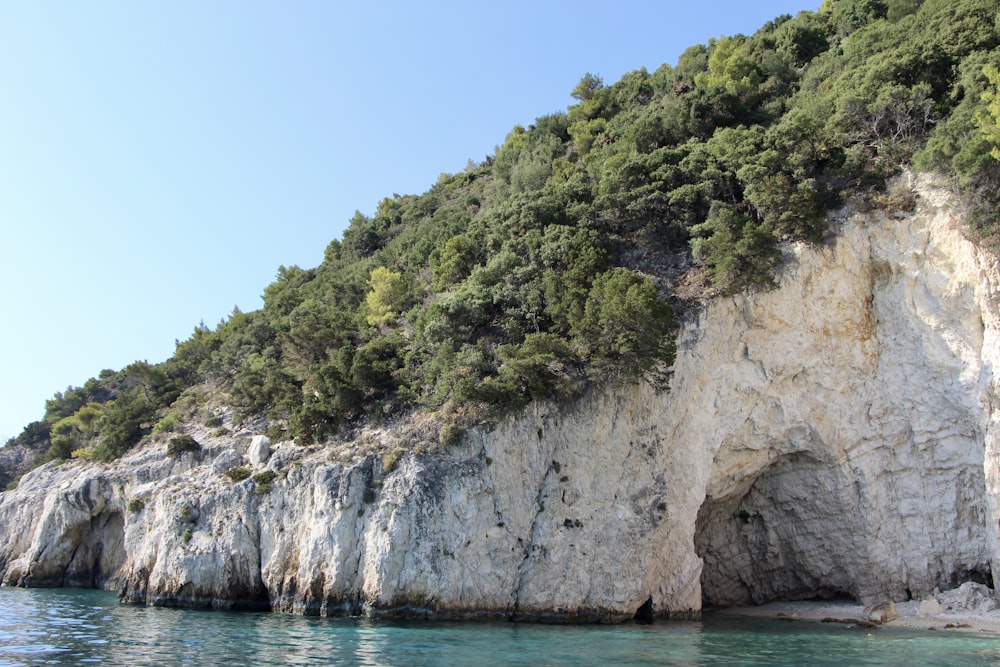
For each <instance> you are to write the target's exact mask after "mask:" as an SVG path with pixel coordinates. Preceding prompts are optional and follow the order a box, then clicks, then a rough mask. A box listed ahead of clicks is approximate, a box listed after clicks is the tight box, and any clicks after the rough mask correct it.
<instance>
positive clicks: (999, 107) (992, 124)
mask: <svg viewBox="0 0 1000 667" xmlns="http://www.w3.org/2000/svg"><path fill="white" fill-rule="evenodd" d="M983 76H985V77H986V79H987V80H988V81H989V85H990V87H989V88H987V89H986V90H984V91H983V102H985V103H986V109H985V110H984V111H980V112H979V113H978V114H977V115H976V124H977V125H978V126H979V129H980V131H981V132H982V133H983V136H984V137H985V138H986V140H987V141H989V142H990V144H991V145H992V148H991V149H990V155H992V156H993V157H994V158H995V159H997V160H1000V70H998V69H997V68H996V66H994V65H986V66H984V67H983Z"/></svg>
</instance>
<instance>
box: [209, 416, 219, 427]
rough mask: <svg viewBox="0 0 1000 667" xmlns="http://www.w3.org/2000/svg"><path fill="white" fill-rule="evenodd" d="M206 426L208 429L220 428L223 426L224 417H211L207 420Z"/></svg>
mask: <svg viewBox="0 0 1000 667" xmlns="http://www.w3.org/2000/svg"><path fill="white" fill-rule="evenodd" d="M205 426H206V427H207V428H218V427H220V426H222V417H209V418H208V419H206V420H205Z"/></svg>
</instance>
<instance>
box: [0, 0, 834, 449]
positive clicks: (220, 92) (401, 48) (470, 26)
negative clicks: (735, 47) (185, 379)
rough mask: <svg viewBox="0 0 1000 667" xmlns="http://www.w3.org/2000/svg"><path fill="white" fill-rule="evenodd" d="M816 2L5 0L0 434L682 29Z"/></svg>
mask: <svg viewBox="0 0 1000 667" xmlns="http://www.w3.org/2000/svg"><path fill="white" fill-rule="evenodd" d="M818 6H819V0H769V1H767V2H763V1H762V2H746V1H745V0H743V1H730V0H702V1H701V2H698V3H673V2H662V1H658V2H653V1H649V2H640V1H629V0H623V1H621V2H617V3H613V4H612V3H608V2H591V1H589V0H585V1H580V0H576V1H573V2H569V1H566V2H563V1H553V2H544V1H542V2H539V1H535V2H523V1H520V0H515V1H505V2H469V1H468V0H464V1H462V2H452V1H448V2H430V3H417V2H378V1H371V2H364V3H346V2H336V1H333V0H329V1H324V2H319V1H315V2H313V1H307V0H293V1H291V2H259V1H255V0H239V1H236V0H213V1H212V2H203V1H202V0H197V1H196V0H171V1H170V2H166V1H162V2H126V1H125V0H120V1H117V2H107V1H104V2H102V1H100V0H91V1H88V2H54V1H50V0H31V2H20V1H18V0H0V255H2V257H0V285H2V292H0V294H2V298H0V436H5V438H4V439H6V436H13V435H16V434H17V433H19V432H20V430H21V428H22V427H23V426H24V425H25V424H27V423H28V422H29V421H32V420H35V419H39V418H41V416H42V414H43V412H44V403H45V400H46V399H47V398H50V397H51V396H52V395H53V394H54V393H55V392H56V391H61V390H64V389H65V388H66V387H67V386H78V385H81V384H83V382H85V381H86V380H87V378H89V377H92V376H95V375H97V374H98V373H99V372H100V370H101V369H103V368H112V369H119V368H122V367H123V366H125V365H127V364H129V363H131V362H132V361H135V360H139V359H145V360H148V361H149V362H151V363H155V362H159V361H163V360H164V359H166V358H167V357H169V356H170V354H171V353H172V352H173V348H174V343H175V341H176V340H178V339H180V340H183V339H185V338H187V337H188V336H189V335H190V333H191V331H192V329H193V328H194V327H195V326H196V325H197V324H198V323H199V322H201V321H204V322H205V323H206V324H208V325H209V326H215V325H216V324H218V322H219V321H220V320H222V319H223V318H224V317H226V316H227V315H228V314H229V313H230V312H231V311H232V310H233V308H234V306H238V307H239V308H240V309H242V310H254V309H256V308H258V307H260V305H261V301H260V294H261V293H262V292H263V289H264V287H265V286H266V285H267V284H268V283H270V282H271V281H272V280H273V279H274V277H275V274H276V272H277V269H278V267H279V266H281V265H285V266H291V265H298V266H301V267H312V266H316V265H317V264H319V262H320V261H321V259H322V256H323V249H324V248H325V247H326V245H327V244H328V243H329V242H330V240H332V239H334V238H339V237H340V236H341V234H342V233H343V230H344V227H345V226H346V224H347V221H348V220H349V219H350V218H351V216H352V215H353V213H354V211H355V210H360V211H361V212H362V213H366V214H370V213H372V212H373V211H374V209H375V205H376V204H377V202H378V201H379V199H381V198H382V197H385V196H389V195H392V194H393V193H399V194H410V193H414V194H419V193H422V192H424V191H426V190H427V189H428V188H429V187H430V186H431V185H432V184H433V183H434V182H435V181H436V180H437V177H438V175H439V174H440V173H441V172H457V171H461V170H462V169H463V168H464V167H465V165H466V162H467V161H468V160H469V159H470V158H471V159H473V160H476V161H481V160H482V159H483V158H484V157H485V156H486V155H488V154H492V153H493V152H494V149H495V147H496V146H497V145H498V144H501V143H503V139H504V136H505V135H506V134H507V132H508V131H509V130H510V129H511V128H512V127H513V126H514V125H515V124H523V125H527V124H529V123H531V122H533V121H534V119H535V118H537V117H538V116H542V115H545V114H548V113H551V112H554V111H560V110H564V109H565V108H566V106H567V105H568V104H570V103H571V102H572V101H573V100H571V99H570V97H569V91H570V90H572V89H573V87H574V86H575V85H576V83H577V81H579V79H580V77H581V76H583V74H585V73H586V72H593V73H595V74H599V75H601V76H602V77H603V78H604V80H605V82H607V83H613V82H614V81H617V80H618V79H619V78H620V77H621V75H622V74H624V73H626V72H628V71H630V70H633V69H638V68H640V67H646V68H647V69H648V70H649V71H653V70H655V69H656V68H657V67H659V66H660V65H661V64H663V63H665V62H666V63H671V64H673V63H676V61H677V57H678V56H679V55H680V53H681V52H682V51H683V50H684V49H685V48H687V47H688V46H690V45H692V44H697V43H705V42H707V40H708V39H709V38H711V37H719V36H722V35H732V34H735V33H745V34H750V33H752V32H754V31H755V30H756V29H757V28H758V27H760V26H761V25H762V24H763V23H764V22H766V21H767V20H770V19H772V18H774V17H776V16H778V15H780V14H783V13H789V14H796V13H798V12H799V11H802V10H815V9H817V8H818Z"/></svg>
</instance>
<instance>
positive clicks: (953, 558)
mask: <svg viewBox="0 0 1000 667" xmlns="http://www.w3.org/2000/svg"><path fill="white" fill-rule="evenodd" d="M920 193H921V196H920V197H919V199H918V209H917V211H916V212H914V213H912V214H885V213H864V214H862V213H850V212H848V211H843V212H841V213H840V214H839V215H838V216H837V217H836V219H835V220H834V221H833V226H834V228H835V232H836V233H835V234H832V235H831V238H830V239H829V240H828V242H826V243H825V244H823V245H821V246H806V245H795V246H791V247H789V248H787V250H786V261H785V264H784V269H783V270H782V274H781V275H780V287H779V288H777V289H774V290H770V291H767V292H762V293H757V294H751V295H738V296H734V297H725V298H717V299H713V300H711V301H708V302H706V303H705V304H704V305H703V307H701V308H700V309H699V310H698V311H697V312H696V313H694V314H693V315H691V316H690V317H689V320H688V321H687V322H686V323H685V325H684V327H683V329H682V331H681V332H680V335H679V338H678V355H677V361H676V363H675V366H674V369H673V378H672V383H671V389H670V391H669V392H666V393H657V392H656V391H655V390H654V389H653V388H651V387H649V386H645V385H634V386H627V387H621V388H605V389H603V390H600V391H594V392H592V393H590V394H588V395H587V396H585V397H583V398H582V399H580V400H578V401H576V402H575V403H574V404H572V405H551V404H540V403H539V404H533V405H532V406H530V407H529V408H528V409H527V410H526V411H524V412H523V413H522V414H519V415H517V416H516V417H511V418H509V419H506V420H504V421H502V422H500V423H498V424H496V425H494V426H492V427H483V428H480V429H476V430H473V431H470V432H469V433H468V434H467V436H466V437H465V438H464V439H463V440H462V441H461V442H460V443H459V444H457V445H453V446H448V447H420V446H418V445H420V444H421V443H414V442H410V443H404V444H406V445H408V446H409V448H410V451H409V452H408V453H406V454H404V455H403V456H402V457H401V458H399V459H398V460H396V457H394V456H393V457H390V456H385V457H383V456H381V455H379V454H372V455H369V456H366V457H364V458H361V459H359V460H350V459H346V458H343V457H340V456H335V455H334V454H333V451H334V449H333V448H332V447H331V448H318V447H317V448H309V449H305V448H297V447H295V446H293V445H291V444H290V443H269V442H265V441H264V440H263V439H262V438H259V437H258V438H256V439H254V440H252V441H251V439H250V437H249V435H250V434H247V435H246V436H239V435H237V436H235V437H233V436H227V437H225V438H214V437H211V436H209V434H208V433H207V431H204V432H201V431H198V429H197V428H195V427H192V429H191V431H192V433H193V434H194V435H195V436H196V437H198V439H199V440H201V441H202V442H203V443H204V444H206V446H207V449H206V451H204V452H202V453H200V454H199V455H195V454H191V453H188V454H184V455H183V456H181V457H180V458H179V459H176V460H175V459H171V458H168V457H167V456H166V454H165V452H164V448H163V446H162V445H161V446H159V447H157V446H150V447H147V448H146V449H144V450H142V451H140V452H137V453H135V454H133V455H132V456H130V457H128V458H125V459H123V460H121V461H119V462H116V463H115V464H113V465H108V466H99V465H93V464H85V463H81V462H71V463H65V464H63V465H61V466H56V465H54V464H49V465H47V466H44V467H42V468H39V469H38V470H36V471H34V472H32V473H30V474H29V475H27V476H25V477H24V478H23V479H22V481H21V482H20V484H19V486H18V488H17V489H16V490H14V491H9V492H6V493H4V494H2V495H0V533H2V538H3V539H0V577H2V580H3V582H4V583H6V584H19V585H95V586H105V587H109V588H117V589H119V590H121V591H122V597H123V599H124V600H126V601H129V602H139V603H147V604H165V605H189V606H206V607H223V608H233V607H241V608H266V607H269V608H272V609H275V610H279V611H289V612H297V613H308V614H343V613H352V614H353V613H371V614H382V615H391V614H404V615H424V614H435V615H439V616H450V617H478V616H484V615H485V616H499V617H513V618H526V619H572V620H621V619H624V618H631V617H632V616H633V615H637V614H638V615H640V616H689V615H693V614H697V613H698V612H699V611H700V610H701V608H702V606H703V604H707V605H713V606H727V605H735V604H745V603H759V602H765V601H768V600H773V599H798V598H809V597H815V596H833V595H847V596H851V597H853V598H855V599H857V600H859V601H861V602H863V603H864V604H866V605H871V606H872V608H875V606H876V605H885V607H886V608H889V607H888V605H887V603H889V602H892V601H897V602H899V601H904V600H907V599H911V598H913V599H922V598H928V597H930V596H931V595H932V594H934V593H935V592H937V591H939V590H942V589H946V588H951V587H953V586H955V585H957V584H960V583H962V582H965V581H977V582H986V583H990V582H991V581H992V571H993V567H994V562H995V561H996V558H997V519H998V518H1000V517H998V513H1000V506H998V502H1000V493H998V488H997V485H998V478H1000V469H998V467H997V466H998V465H1000V463H998V461H1000V456H998V452H997V449H998V446H1000V445H998V443H997V437H996V433H997V419H998V416H997V410H996V409H995V405H996V400H997V399H996V397H997V395H998V394H997V391H996V378H995V376H994V368H995V367H996V364H997V362H998V361H1000V359H998V357H1000V345H998V339H997V336H998V332H1000V318H998V315H997V303H998V299H997V285H998V280H1000V272H998V270H997V266H996V264H995V260H994V259H993V258H992V256H991V255H987V254H984V253H981V252H980V251H978V250H977V249H976V247H975V246H974V245H973V244H971V243H969V242H968V241H967V240H965V239H964V238H963V236H962V234H961V233H960V230H959V229H958V224H957V221H956V220H957V216H956V215H955V214H954V212H953V211H951V209H950V208H949V206H950V200H949V198H948V197H947V196H946V194H945V193H943V192H942V191H939V190H936V189H934V188H933V187H932V186H931V185H930V184H927V183H924V184H923V185H922V187H921V189H920ZM364 437H365V438H366V441H367V442H368V444H369V446H370V447H371V448H372V449H373V450H378V449H380V448H381V449H383V450H384V451H385V452H386V453H388V452H390V451H392V450H393V449H395V448H396V447H398V446H399V445H400V442H399V441H398V440H399V434H398V433H395V434H394V433H393V432H391V431H371V432H369V433H367V434H365V436H364ZM372 443H374V444H372ZM240 465H247V466H250V467H251V468H252V469H253V471H254V472H256V473H263V472H266V471H273V472H272V474H271V475H259V476H257V477H251V478H248V479H245V480H243V481H238V482H232V481H230V479H229V477H227V476H226V475H225V474H224V473H226V471H227V470H230V471H231V470H232V469H234V468H235V467H237V466H240ZM231 476H232V477H235V476H234V475H231ZM269 477H273V479H269Z"/></svg>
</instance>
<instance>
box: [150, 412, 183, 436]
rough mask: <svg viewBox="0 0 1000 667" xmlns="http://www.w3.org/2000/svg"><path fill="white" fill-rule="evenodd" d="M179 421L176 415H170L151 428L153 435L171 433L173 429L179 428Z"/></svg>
mask: <svg viewBox="0 0 1000 667" xmlns="http://www.w3.org/2000/svg"><path fill="white" fill-rule="evenodd" d="M180 424H181V420H180V418H179V417H178V416H177V415H174V414H170V415H167V416H166V417H164V418H163V419H161V420H160V421H158V422H156V426H154V427H153V435H156V434H158V433H172V432H173V431H174V429H175V428H177V427H178V426H180Z"/></svg>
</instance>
